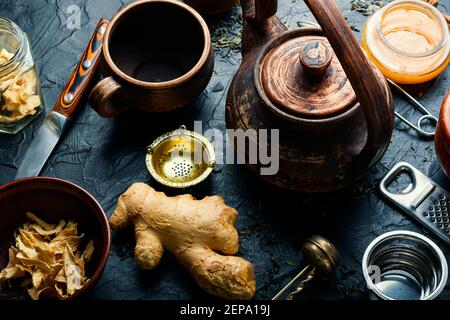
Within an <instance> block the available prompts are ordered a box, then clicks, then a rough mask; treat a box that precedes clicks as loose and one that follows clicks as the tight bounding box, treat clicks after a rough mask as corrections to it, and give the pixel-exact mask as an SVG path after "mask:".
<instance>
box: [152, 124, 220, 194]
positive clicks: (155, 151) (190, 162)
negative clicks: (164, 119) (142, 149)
mask: <svg viewBox="0 0 450 320" xmlns="http://www.w3.org/2000/svg"><path fill="white" fill-rule="evenodd" d="M147 150H148V152H147V156H146V165H147V169H148V171H149V172H150V174H151V176H152V177H153V178H154V179H155V180H156V181H158V182H159V183H161V184H162V185H165V186H168V187H172V188H187V187H191V186H194V185H196V184H198V183H200V182H202V181H203V180H205V179H206V178H207V177H208V176H209V175H210V174H211V172H212V170H213V168H214V166H215V164H216V156H215V151H214V147H213V146H212V144H211V142H209V140H208V139H206V138H205V137H203V136H202V135H200V134H198V133H197V132H194V131H189V130H186V127H185V126H181V127H180V128H179V129H177V130H175V131H171V132H168V133H165V134H163V135H162V136H160V137H158V138H156V140H155V141H153V143H152V144H151V145H150V146H148V148H147Z"/></svg>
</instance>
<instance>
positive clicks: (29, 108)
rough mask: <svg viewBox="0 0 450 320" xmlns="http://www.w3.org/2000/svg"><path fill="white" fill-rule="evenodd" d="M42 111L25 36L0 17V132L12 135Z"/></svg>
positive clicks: (39, 88)
mask: <svg viewBox="0 0 450 320" xmlns="http://www.w3.org/2000/svg"><path fill="white" fill-rule="evenodd" d="M43 108H44V100H43V98H42V92H41V86H40V83H39V78H38V76H37V73H36V68H35V64H34V60H33V56H32V54H31V48H30V43H29V41H28V37H27V35H26V34H25V33H24V32H23V31H22V30H21V29H20V28H19V27H18V26H17V25H16V24H15V23H14V22H12V21H10V20H8V19H6V18H1V17H0V132H1V133H9V134H15V133H17V132H19V131H20V130H22V129H23V128H24V127H25V126H26V125H28V124H29V123H30V122H31V121H32V120H33V119H35V118H36V117H37V116H38V114H39V113H40V112H41V111H42V110H43Z"/></svg>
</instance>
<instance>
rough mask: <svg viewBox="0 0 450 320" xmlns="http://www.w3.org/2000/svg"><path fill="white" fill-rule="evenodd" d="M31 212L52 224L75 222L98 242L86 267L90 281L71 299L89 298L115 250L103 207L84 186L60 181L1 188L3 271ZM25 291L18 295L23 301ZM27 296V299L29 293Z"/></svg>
mask: <svg viewBox="0 0 450 320" xmlns="http://www.w3.org/2000/svg"><path fill="white" fill-rule="evenodd" d="M28 211H30V212H32V213H34V214H36V215H37V216H38V217H40V218H42V219H44V220H45V221H48V222H49V223H58V221H60V220H61V219H64V220H66V221H68V220H74V221H75V222H77V223H78V225H79V230H80V232H82V233H85V234H86V236H85V239H90V240H93V241H94V255H93V258H92V260H91V261H90V262H89V264H87V265H86V272H87V276H88V277H89V278H90V280H89V282H87V283H86V285H85V286H83V288H82V289H80V290H78V291H76V292H75V293H74V294H73V295H72V296H71V297H70V298H69V299H70V300H72V299H76V298H80V297H84V296H86V295H87V294H88V293H89V292H90V291H91V290H92V289H93V288H94V287H95V285H96V284H97V282H98V280H99V279H100V278H101V276H102V274H103V271H104V269H105V266H106V263H107V261H108V257H109V252H110V247H111V231H110V228H109V223H108V218H107V217H106V215H105V212H104V211H103V209H102V207H101V206H100V204H99V203H98V202H97V201H96V200H95V199H94V197H92V196H91V195H90V194H89V193H88V192H87V191H85V190H84V189H82V188H81V187H79V186H77V185H75V184H73V183H71V182H69V181H65V180H61V179H56V178H47V177H34V178H26V179H21V180H15V181H12V182H10V183H7V184H5V185H3V186H1V187H0V270H2V269H3V268H4V267H6V265H7V264H8V261H9V258H8V249H9V247H10V246H11V244H13V243H14V239H15V233H16V231H17V228H18V227H20V226H21V225H22V224H24V223H25V222H27V218H26V213H27V212H28ZM22 291H23V290H21V291H20V292H17V295H18V296H19V297H20V298H22V296H21V294H19V293H22ZM15 295H16V294H15V293H11V296H15ZM23 295H24V297H25V296H27V293H26V291H25V292H23ZM19 297H18V298H19Z"/></svg>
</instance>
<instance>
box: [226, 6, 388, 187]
mask: <svg viewBox="0 0 450 320" xmlns="http://www.w3.org/2000/svg"><path fill="white" fill-rule="evenodd" d="M305 2H306V4H307V5H308V7H309V8H310V10H311V11H312V13H313V14H314V16H315V17H316V19H317V21H318V22H319V23H320V25H321V27H322V29H319V28H314V27H305V28H301V29H298V30H291V31H288V30H287V28H286V26H285V25H283V24H282V23H281V21H280V19H279V18H278V17H276V16H275V14H276V11H277V1H276V0H255V1H253V0H242V1H241V4H242V7H243V12H244V30H243V40H242V41H243V43H242V53H243V60H242V64H241V67H240V69H239V71H238V72H237V74H236V76H235V78H234V80H233V82H232V84H231V86H230V89H229V92H228V99H227V106H226V120H227V127H228V128H232V129H243V130H247V129H255V130H256V131H253V132H256V133H257V132H258V129H265V128H268V129H280V144H279V151H280V159H279V171H278V173H277V174H275V175H267V176H263V178H264V179H266V180H267V181H269V182H271V183H273V184H275V185H278V186H281V187H284V188H288V189H292V190H298V191H304V192H326V191H332V190H336V189H339V188H342V187H345V186H347V185H349V184H351V183H352V182H354V181H355V180H356V179H358V178H360V177H362V176H363V175H365V174H366V173H367V172H368V170H369V169H370V168H371V167H373V166H374V165H375V164H376V163H377V162H378V161H379V160H380V159H381V157H382V156H383V154H384V152H385V151H386V149H387V147H388V145H389V142H390V139H391V136H392V129H393V119H394V114H393V112H394V110H393V99H392V94H391V91H390V89H389V87H388V85H387V83H386V80H385V78H384V77H383V75H382V74H381V73H380V72H379V70H378V69H377V68H376V67H375V66H373V65H372V64H371V63H370V62H369V60H368V59H367V58H366V56H365V55H364V53H363V51H362V50H361V47H360V45H359V44H358V42H357V40H356V38H355V36H354V35H353V33H352V31H351V30H350V28H349V26H348V24H347V23H346V21H345V19H344V17H343V15H342V13H341V12H340V10H339V8H338V6H337V5H336V3H335V1H334V0H305ZM250 139H251V143H257V142H256V141H257V137H256V134H253V135H252V136H251V138H250ZM235 145H236V143H235ZM259 147H260V148H261V147H263V148H268V150H269V152H268V154H270V142H269V143H268V144H266V145H264V146H261V145H260V146H259ZM246 153H247V151H246ZM240 156H241V157H243V156H247V157H248V155H247V154H241V155H240ZM248 166H249V168H250V169H252V170H253V171H255V172H258V173H259V172H260V169H261V167H263V165H262V164H261V163H260V162H258V163H257V164H255V165H253V164H249V165H248Z"/></svg>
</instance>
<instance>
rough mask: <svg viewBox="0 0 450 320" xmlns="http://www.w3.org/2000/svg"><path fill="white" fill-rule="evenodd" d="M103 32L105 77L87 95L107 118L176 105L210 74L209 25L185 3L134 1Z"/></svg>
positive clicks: (197, 90)
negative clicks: (130, 111)
mask: <svg viewBox="0 0 450 320" xmlns="http://www.w3.org/2000/svg"><path fill="white" fill-rule="evenodd" d="M105 32H106V33H105V39H104V42H103V51H102V74H103V76H104V78H103V80H101V81H100V82H99V83H97V84H96V85H95V87H94V88H93V90H92V92H91V94H90V97H89V102H90V105H91V106H92V107H93V108H94V109H95V110H96V111H97V113H98V114H100V115H101V116H103V117H112V116H115V115H118V114H120V113H123V112H125V111H127V110H130V109H134V110H140V111H144V112H165V111H172V110H175V109H178V108H180V107H183V106H185V105H187V104H189V103H191V102H192V101H194V100H195V99H196V98H197V97H198V96H199V95H200V94H201V92H202V91H203V90H204V89H205V87H206V86H207V84H208V82H209V80H210V79H211V75H212V72H213V68H214V57H213V52H212V48H211V37H210V33H209V30H208V26H207V25H206V22H205V21H204V20H203V18H202V17H201V16H200V14H199V13H197V12H196V11H195V10H194V9H192V8H191V7H190V6H188V5H186V4H184V3H182V2H179V1H175V0H145V1H137V2H134V3H132V4H130V5H128V6H127V7H125V8H124V9H123V10H121V11H120V12H118V13H117V14H116V15H115V16H114V17H113V19H112V20H111V23H110V24H109V26H108V28H107V29H106V31H105Z"/></svg>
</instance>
